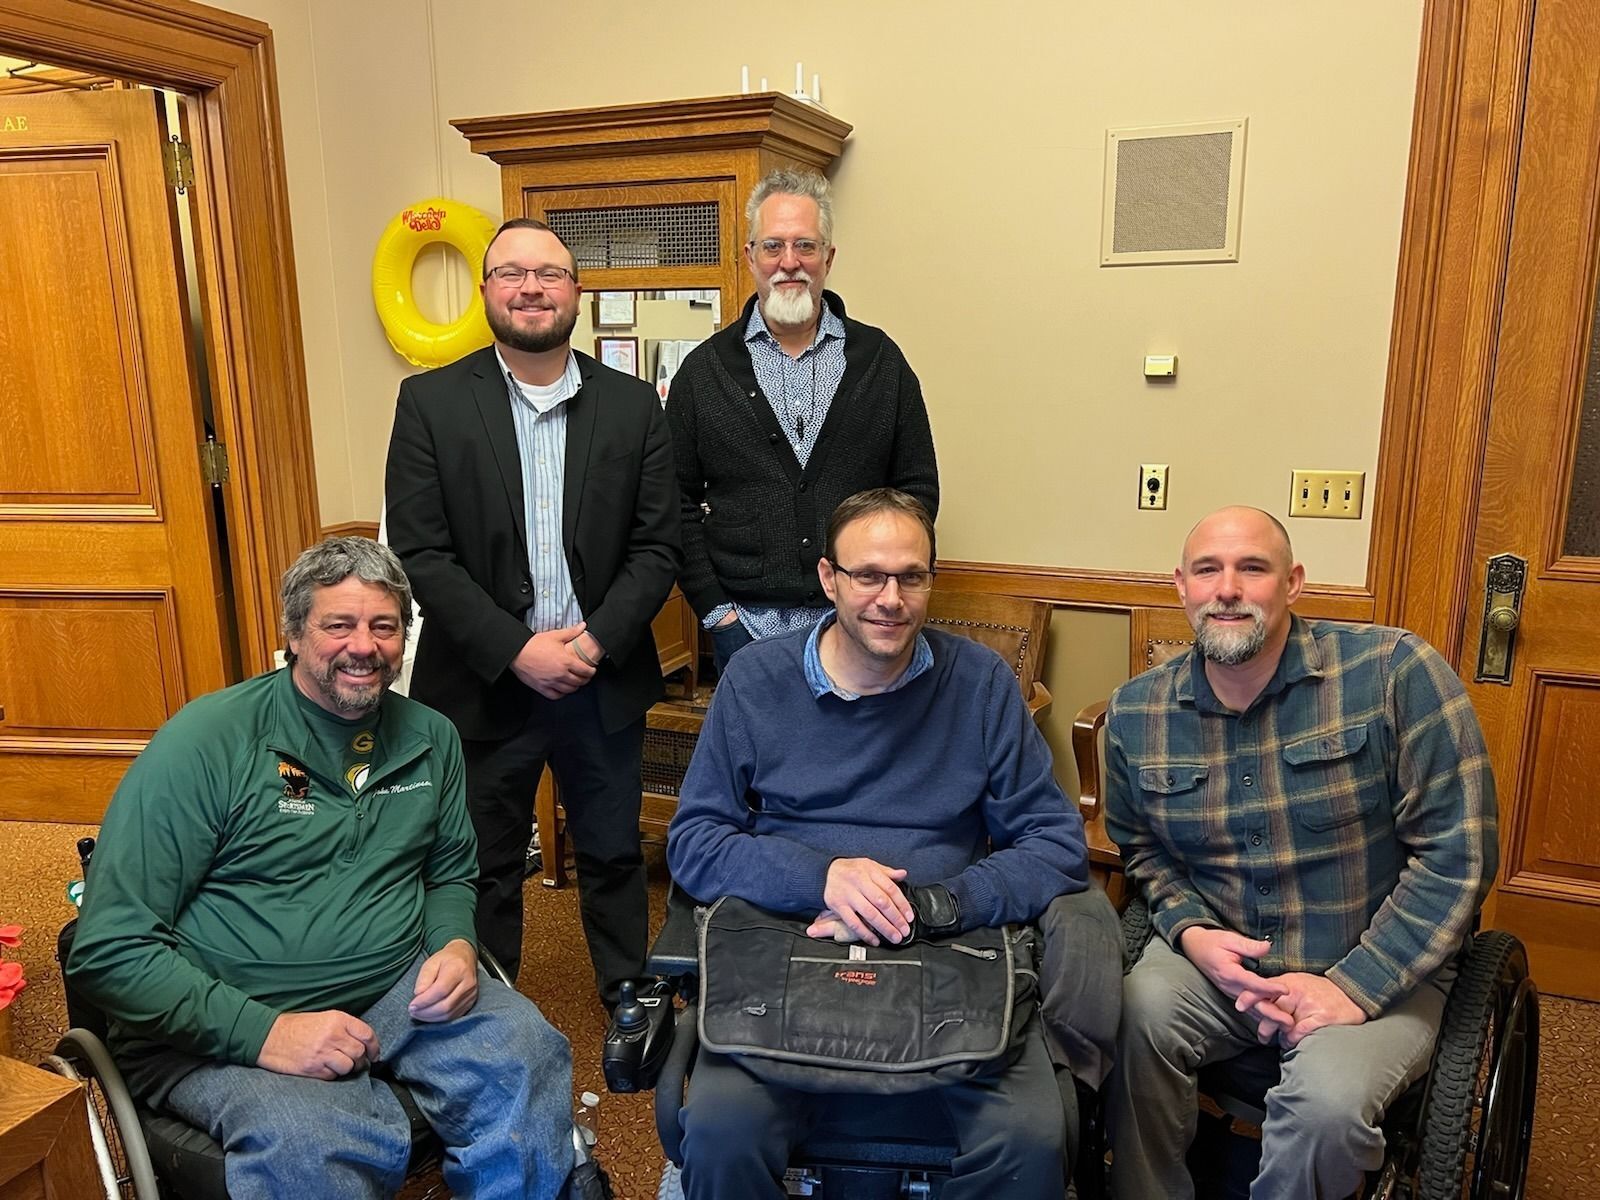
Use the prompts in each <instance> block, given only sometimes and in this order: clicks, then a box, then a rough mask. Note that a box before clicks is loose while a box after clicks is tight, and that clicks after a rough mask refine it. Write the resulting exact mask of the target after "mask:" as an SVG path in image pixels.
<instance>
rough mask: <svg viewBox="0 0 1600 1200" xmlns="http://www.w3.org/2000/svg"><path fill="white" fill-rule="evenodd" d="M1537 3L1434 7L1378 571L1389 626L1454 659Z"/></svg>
mask: <svg viewBox="0 0 1600 1200" xmlns="http://www.w3.org/2000/svg"><path fill="white" fill-rule="evenodd" d="M1533 10H1534V0H1428V3H1427V5H1426V7H1425V9H1424V11H1423V21H1422V53H1421V59H1420V62H1419V66H1418V74H1417V102H1416V109H1415V115H1414V119H1413V125H1412V134H1411V166H1410V172H1409V175H1408V177H1407V181H1406V201H1405V216H1404V220H1403V224H1402V227H1401V240H1400V271H1399V278H1398V282H1397V285H1396V290H1395V312H1394V322H1393V326H1392V334H1391V345H1390V354H1389V373H1388V380H1387V383H1386V385H1385V395H1384V414H1383V428H1382V434H1381V439H1380V443H1379V454H1378V472H1377V484H1376V504H1375V513H1374V518H1373V536H1372V551H1371V555H1370V558H1369V561H1368V567H1367V580H1368V585H1369V589H1370V590H1371V591H1372V593H1373V595H1374V596H1375V597H1376V599H1377V620H1378V621H1380V622H1382V623H1385V624H1391V625H1400V626H1403V627H1405V628H1407V629H1410V630H1412V631H1413V632H1415V633H1417V634H1419V635H1421V636H1422V637H1424V638H1426V639H1427V640H1428V641H1429V642H1430V643H1432V644H1433V645H1434V646H1436V647H1437V648H1438V649H1439V650H1440V652H1441V653H1443V654H1444V656H1445V657H1446V658H1447V659H1449V660H1450V661H1451V662H1452V663H1455V664H1456V665H1457V666H1458V667H1459V666H1460V664H1461V653H1462V647H1463V634H1462V631H1463V625H1464V621H1465V617H1466V615H1467V614H1468V612H1469V611H1470V610H1471V607H1472V604H1473V597H1471V596H1470V594H1469V584H1470V577H1471V572H1472V564H1471V563H1469V562H1468V561H1467V560H1468V558H1469V557H1470V550H1471V546H1472V539H1473V534H1474V532H1475V526H1476V520H1475V516H1476V496H1477V493H1478V488H1479V484H1480V482H1481V478H1480V477H1481V465H1482V454H1483V439H1484V433H1485V429H1486V426H1487V422H1488V412H1489V397H1490V383H1491V380H1492V375H1493V369H1494V361H1495V347H1496V341H1497V338H1498V334H1499V323H1500V308H1501V300H1502V297H1503V292H1504V286H1505V272H1504V269H1503V268H1504V263H1505V259H1506V253H1507V249H1508V247H1509V244H1510V238H1511V205H1512V199H1513V195H1514V191H1515V188H1514V184H1515V176H1516V169H1517V157H1518V154H1519V151H1520V142H1521V128H1522V110H1523V103H1524V96H1525V91H1526V85H1527V76H1528V62H1529V54H1530V50H1531V42H1532V32H1533ZM1422 463H1426V464H1428V469H1427V470H1426V471H1422V470H1419V469H1418V465H1419V464H1422Z"/></svg>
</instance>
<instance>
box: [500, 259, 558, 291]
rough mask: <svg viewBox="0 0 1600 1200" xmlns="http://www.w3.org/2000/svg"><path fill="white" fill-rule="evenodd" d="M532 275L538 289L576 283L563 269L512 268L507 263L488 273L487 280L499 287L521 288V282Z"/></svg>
mask: <svg viewBox="0 0 1600 1200" xmlns="http://www.w3.org/2000/svg"><path fill="white" fill-rule="evenodd" d="M529 275H532V276H533V277H534V278H535V279H537V280H538V281H539V286H540V287H545V288H553V287H560V286H561V285H562V284H563V283H565V282H566V281H567V280H569V279H570V280H572V282H574V283H576V282H578V277H577V276H576V275H575V274H573V273H572V272H571V271H569V270H567V269H566V268H565V267H514V266H512V265H511V264H510V263H507V264H506V265H505V266H503V267H495V268H494V269H493V270H491V271H490V272H489V278H490V279H492V280H494V281H495V282H496V283H498V284H499V285H500V286H501V287H521V286H522V281H523V280H524V279H526V278H527V277H528V276H529Z"/></svg>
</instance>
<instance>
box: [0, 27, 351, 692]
mask: <svg viewBox="0 0 1600 1200" xmlns="http://www.w3.org/2000/svg"><path fill="white" fill-rule="evenodd" d="M0 49H3V50H4V51H5V52H6V53H9V54H14V55H17V56H20V57H28V58H36V59H39V60H42V61H45V62H49V63H53V64H57V65H60V66H64V67H77V68H82V69H85V70H89V71H94V72H99V73H104V74H108V75H113V76H117V77H119V78H127V79H133V80H136V81H138V82H141V83H148V84H153V85H156V86H160V87H165V88H169V89H173V90H177V91H182V92H185V93H188V94H190V95H191V96H192V97H194V104H195V110H194V116H193V119H192V120H191V122H190V133H191V137H192V139H193V150H194V161H195V175H196V179H195V187H196V193H195V194H196V198H197V201H198V203H199V207H200V214H201V219H200V220H199V221H197V222H196V226H197V228H196V237H197V240H198V243H199V252H200V258H201V261H202V270H201V280H200V282H201V291H202V297H203V300H204V303H205V305H206V309H207V312H208V314H209V317H210V326H211V328H212V330H213V336H214V343H213V344H212V345H210V346H207V347H206V350H207V353H208V354H209V355H210V358H211V360H212V365H213V373H214V374H213V382H214V385H215V391H214V397H215V402H216V415H217V424H218V439H219V440H222V441H226V442H227V443H228V446H229V450H230V456H231V459H232V463H233V471H232V475H231V478H230V480H229V483H228V484H227V485H226V498H227V506H228V518H229V534H230V536H229V555H230V562H231V565H232V571H233V576H234V592H235V596H236V597H237V608H238V613H237V615H238V625H239V630H240V641H241V643H242V644H241V646H240V657H241V660H242V662H243V665H244V671H245V673H246V674H252V673H254V672H255V671H258V670H265V669H268V668H270V667H271V665H272V652H273V650H274V649H275V648H276V646H277V642H278V614H277V589H278V580H279V578H280V576H281V575H282V573H283V571H284V570H285V569H286V568H287V567H288V565H289V564H290V563H291V562H292V561H293V560H294V558H295V556H296V555H298V554H299V552H300V551H301V550H302V549H304V548H305V547H306V546H308V545H310V544H311V543H312V542H313V541H314V540H316V532H317V529H318V528H319V526H320V521H319V519H318V516H317V488H316V476H315V469H314V465H313V462H312V457H311V423H310V415H309V411H308V407H307V399H306V383H305V366H304V354H303V350H302V345H301V330H300V305H299V294H298V291H297V289H296V286H295V277H294V250H293V241H292V238H291V235H290V225H289V219H288V212H289V201H288V187H287V183H286V180H285V176H284V154H283V136H282V129H281V127H280V123H279V120H280V119H279V114H278V90H277V89H278V85H277V72H276V67H275V65H274V59H273V45H272V34H271V31H270V30H269V29H268V27H267V26H266V25H264V24H262V23H261V22H259V21H254V20H251V19H250V18H248V17H242V16H237V15H235V14H232V13H225V12H221V11H219V10H217V9H213V8H207V7H205V6H204V5H200V4H194V3H190V2H189V0H139V2H138V3H134V2H133V0H0Z"/></svg>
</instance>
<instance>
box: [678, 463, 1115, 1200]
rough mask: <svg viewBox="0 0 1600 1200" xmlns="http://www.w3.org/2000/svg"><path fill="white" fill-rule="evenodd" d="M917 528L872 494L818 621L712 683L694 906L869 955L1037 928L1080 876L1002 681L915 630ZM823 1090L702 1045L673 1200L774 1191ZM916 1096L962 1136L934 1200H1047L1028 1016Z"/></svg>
mask: <svg viewBox="0 0 1600 1200" xmlns="http://www.w3.org/2000/svg"><path fill="white" fill-rule="evenodd" d="M933 574H934V532H933V520H932V518H931V517H930V516H929V515H928V512H927V510H926V509H925V508H924V507H923V506H922V504H921V503H920V502H918V501H917V500H916V499H914V498H913V497H911V496H908V495H906V494H905V493H903V492H898V491H895V490H893V489H889V488H879V489H874V490H872V491H867V492H861V493H858V494H857V495H855V496H852V497H850V498H849V499H847V500H846V501H845V502H844V503H843V504H841V505H840V506H839V508H838V509H837V510H836V511H835V513H834V514H833V517H832V520H831V521H830V522H829V525H828V531H827V544H826V548H825V554H824V557H823V558H822V560H821V562H820V563H819V564H818V575H819V577H820V579H821V583H822V588H823V590H824V592H826V594H827V596H828V599H829V600H831V601H832V602H833V605H834V613H833V614H832V615H831V616H828V617H826V618H824V619H823V621H822V622H821V623H820V624H819V625H817V626H816V627H815V628H814V629H809V630H801V631H797V632H795V633H791V634H785V635H780V636H778V637H775V638H771V639H768V640H764V641H761V642H758V643H756V644H755V645H754V646H752V647H750V648H749V649H747V650H746V651H745V652H743V653H741V654H739V655H738V657H737V658H735V659H734V660H733V661H732V662H731V663H730V664H729V666H728V671H727V674H726V675H725V676H724V677H723V679H722V682H721V683H720V684H719V685H718V687H717V692H716V699H715V701H714V702H713V703H712V706H711V711H710V713H709V714H708V715H707V718H706V723H705V727H704V729H703V730H702V732H701V735H700V741H699V745H698V748H697V749H696V752H695V757H694V761H693V762H692V763H691V764H690V767H689V771H688V774H687V776H686V778H685V779H684V785H683V791H682V795H681V796H680V799H679V805H678V812H677V816H676V817H674V819H673V822H672V827H671V829H670V831H669V833H668V840H667V858H668V863H669V865H670V866H671V868H672V873H673V876H674V877H675V878H676V879H677V880H678V882H679V884H681V885H682V886H683V887H684V889H685V890H687V891H688V892H689V893H690V894H691V895H694V896H698V897H701V898H702V899H707V900H709V899H712V898H714V897H718V896H724V895H732V896H739V897H741V898H743V899H745V900H748V901H750V902H752V903H754V904H758V905H761V906H762V907H764V908H770V909H773V910H776V911H780V912H790V913H803V914H806V915H814V916H815V920H814V921H813V922H812V924H811V927H810V929H809V930H808V932H809V933H810V934H811V936H813V937H817V938H833V939H836V940H840V941H862V942H866V943H868V944H869V945H878V944H880V943H881V942H884V941H887V942H891V943H895V942H900V941H901V940H903V939H905V938H906V937H908V935H910V934H911V931H912V921H913V918H914V917H915V918H916V919H917V920H918V922H919V928H931V929H932V930H933V931H936V932H939V933H954V932H961V931H964V930H967V929H972V928H975V927H979V926H997V925H1003V924H1006V923H1008V922H1025V921H1031V920H1034V919H1035V918H1037V917H1038V916H1039V915H1040V914H1041V913H1042V912H1043V911H1044V909H1045V907H1046V906H1047V905H1048V904H1049V903H1050V901H1051V900H1052V899H1053V898H1054V897H1056V896H1057V895H1059V894H1061V893H1063V892H1071V891H1080V890H1082V889H1083V888H1084V887H1085V886H1086V883H1087V866H1086V859H1085V854H1084V843H1083V824H1082V821H1081V820H1080V819H1079V817H1078V815H1077V813H1076V812H1075V811H1074V810H1073V809H1072V807H1071V806H1070V805H1069V804H1068V803H1067V799H1066V797H1065V796H1064V795H1063V794H1062V792H1061V789H1060V787H1058V786H1057V784H1056V782H1055V778H1054V776H1053V775H1052V773H1051V762H1050V752H1049V750H1048V749H1047V748H1046V746H1045V743H1044V739H1043V738H1042V737H1041V736H1040V734H1039V732H1038V731H1037V729H1035V728H1034V725H1033V723H1032V721H1031V720H1030V719H1029V717H1028V713H1027V710H1026V708H1025V706H1024V705H1023V702H1022V695H1021V692H1020V690H1019V689H1018V687H1017V681H1016V677H1015V675H1014V674H1013V673H1012V671H1011V670H1010V668H1009V667H1008V666H1007V665H1006V664H1005V662H1004V661H1003V660H1002V659H1001V658H1000V657H999V655H997V654H995V653H994V652H993V651H992V650H990V649H988V648H987V647H985V646H982V645H980V644H979V643H977V642H975V641H972V640H970V639H967V638H962V637H956V636H951V635H948V634H944V633H941V632H938V631H936V630H935V631H925V630H924V629H923V623H924V622H925V621H926V619H927V609H928V593H929V591H930V589H931V587H932V585H933ZM830 1099H831V1097H829V1096H827V1095H818V1094H814V1093H804V1092H798V1091H793V1090H790V1089H786V1088H782V1087H779V1086H776V1085H773V1084H769V1083H766V1082H763V1081H761V1080H758V1079H757V1078H756V1077H755V1076H754V1075H751V1074H750V1073H748V1072H746V1071H745V1070H744V1069H743V1068H742V1067H740V1066H739V1065H738V1064H737V1063H735V1062H734V1061H732V1060H730V1059H728V1058H725V1057H722V1056H719V1055H715V1054H710V1053H702V1054H701V1056H700V1058H699V1060H698V1062H697V1064H696V1067H695V1072H694V1075H693V1078H692V1083H691V1086H690V1090H689V1096H688V1102H687V1104H686V1106H685V1109H684V1115H683V1123H684V1142H683V1145H684V1155H685V1160H684V1172H683V1183H684V1190H685V1194H686V1196H687V1197H688V1198H689V1200H712V1198H713V1197H727V1196H740V1197H752V1198H755V1197H771V1198H773V1200H777V1198H779V1197H782V1196H783V1195H784V1191H783V1187H782V1185H781V1183H780V1182H779V1179H780V1177H781V1175H782V1173H783V1170H784V1167H785V1165H786V1164H787V1161H788V1157H789V1153H790V1151H791V1149H792V1148H793V1146H794V1145H796V1144H797V1143H798V1142H799V1141H800V1140H802V1139H803V1138H804V1136H805V1134H806V1132H807V1131H808V1130H809V1129H810V1128H812V1127H813V1126H814V1125H815V1124H816V1122H817V1120H818V1118H819V1117H820V1116H821V1115H822V1114H823V1113H825V1112H826V1111H827V1109H828V1107H829V1102H830ZM910 1099H911V1101H913V1102H916V1103H920V1104H922V1105H924V1106H926V1107H927V1108H928V1109H929V1110H930V1111H932V1112H939V1111H942V1112H943V1113H945V1114H946V1116H947V1117H948V1119H949V1122H950V1124H951V1126H952V1127H953V1128H954V1130H955V1131H956V1135H957V1138H958V1140H959V1143H960V1153H959V1154H958V1155H957V1156H956V1158H955V1159H954V1160H953V1162H952V1164H951V1166H952V1178H951V1181H950V1184H949V1186H948V1187H947V1189H946V1191H945V1193H944V1194H945V1196H946V1197H947V1198H948V1200H967V1198H969V1197H978V1196H986V1195H1004V1196H1007V1197H1031V1196H1040V1197H1043V1196H1051V1197H1058V1196H1060V1195H1061V1192H1062V1187H1063V1167H1064V1156H1063V1151H1062V1140H1063V1138H1062V1135H1063V1120H1062V1109H1061V1104H1060V1094H1059V1092H1058V1090H1057V1086H1056V1083H1055V1077H1054V1073H1053V1071H1052V1069H1051V1064H1050V1060H1049V1057H1048V1055H1047V1053H1046V1051H1045V1045H1044V1041H1043V1037H1042V1035H1041V1034H1040V1032H1039V1029H1038V1026H1037V1023H1035V1025H1034V1027H1033V1028H1032V1029H1030V1031H1029V1036H1028V1039H1027V1041H1026V1043H1025V1045H1024V1049H1023V1052H1022V1054H1021V1056H1020V1057H1019V1058H1018V1059H1017V1061H1016V1062H1015V1063H1014V1064H1013V1065H1012V1066H1011V1067H1010V1068H1009V1069H1007V1070H1006V1071H1005V1072H1003V1073H1001V1074H1000V1075H998V1076H995V1077H991V1078H988V1079H985V1080H982V1081H975V1082H967V1083H960V1084H954V1085H950V1086H948V1087H945V1088H941V1089H939V1090H936V1091H930V1092H928V1093H926V1094H921V1095H916V1096H913V1097H911V1098H910Z"/></svg>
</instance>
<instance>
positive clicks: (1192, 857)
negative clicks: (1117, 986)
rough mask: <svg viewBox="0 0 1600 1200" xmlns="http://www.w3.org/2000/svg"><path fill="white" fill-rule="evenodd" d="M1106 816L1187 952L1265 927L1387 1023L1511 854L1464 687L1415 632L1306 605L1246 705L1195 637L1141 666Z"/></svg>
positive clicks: (1138, 880) (1281, 966)
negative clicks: (1336, 618)
mask: <svg viewBox="0 0 1600 1200" xmlns="http://www.w3.org/2000/svg"><path fill="white" fill-rule="evenodd" d="M1106 762H1107V784H1106V830H1107V832H1108V833H1109V834H1110V835H1111V838H1112V840H1113V841H1115V842H1116V843H1117V845H1118V846H1119V847H1120V848H1121V850H1122V857H1123V862H1124V865H1125V867H1126V870H1127V873H1128V876H1129V878H1130V879H1131V880H1132V881H1133V882H1134V884H1135V885H1136V886H1138V887H1139V888H1140V889H1141V891H1142V893H1143V895H1144V897H1145V899H1146V900H1147V901H1148V902H1149V905H1150V912H1151V917H1152V920H1153V921H1154V924H1155V928H1156V930H1157V932H1158V933H1159V934H1160V935H1161V936H1162V937H1164V938H1165V939H1166V940H1167V941H1168V942H1169V943H1171V944H1172V945H1173V946H1174V947H1175V948H1176V947H1177V946H1178V936H1179V935H1180V934H1181V933H1182V932H1183V931H1184V930H1185V929H1187V928H1189V927H1190V926H1193V925H1202V926H1212V927H1217V928H1223V929H1232V930H1235V931H1237V932H1239V933H1242V934H1245V935H1246V936H1248V937H1252V938H1258V939H1267V940H1270V941H1271V942H1272V951H1271V953H1269V954H1268V955H1267V956H1266V957H1264V958H1263V959H1261V960H1260V962H1259V964H1258V966H1257V969H1258V970H1259V971H1260V972H1261V973H1262V974H1263V975H1277V974H1280V973H1283V972H1290V971H1304V972H1310V973H1314V974H1321V975H1326V976H1327V977H1328V978H1329V979H1331V980H1333V981H1334V982H1335V983H1337V984H1338V985H1339V987H1340V988H1341V989H1343V990H1344V991H1345V992H1346V993H1347V994H1348V995H1349V996H1350V998H1351V999H1352V1000H1354V1001H1355V1002H1356V1004H1357V1005H1359V1006H1360V1007H1361V1008H1362V1009H1363V1010H1364V1011H1365V1012H1366V1013H1367V1015H1368V1016H1369V1017H1376V1016H1378V1015H1380V1014H1381V1013H1383V1012H1384V1011H1385V1010H1386V1009H1388V1008H1389V1007H1390V1006H1392V1005H1393V1004H1395V1003H1396V1002H1398V1001H1399V1000H1401V999H1403V998H1405V997H1406V996H1407V995H1408V994H1410V992H1411V991H1412V990H1413V989H1414V988H1415V987H1416V986H1417V985H1418V984H1419V983H1420V982H1422V981H1423V980H1424V979H1426V978H1427V977H1428V976H1429V975H1431V974H1432V973H1433V972H1434V971H1436V970H1437V969H1438V968H1439V967H1440V966H1442V965H1443V964H1444V963H1445V962H1446V961H1448V960H1449V958H1450V957H1451V955H1452V954H1453V953H1454V952H1455V950H1456V949H1457V948H1458V947H1459V946H1460V945H1461V943H1462V940H1463V939H1464V938H1465V937H1466V936H1467V935H1468V933H1469V932H1470V931H1471V927H1472V922H1473V918H1474V916H1475V915H1476V913H1477V911H1478V908H1479V906H1480V905H1481V904H1482V902H1483V898H1484V896H1485V895H1486V894H1487V893H1488V890H1489V885H1490V884H1491V883H1492V882H1493V879H1494V873H1495V868H1496V865H1497V862H1498V846H1497V843H1496V840H1495V839H1496V833H1495V830H1496V825H1495V821H1496V812H1495V793H1494V779H1493V776H1492V775H1491V774H1490V769H1489V759H1488V755H1487V753H1486V751H1485V748H1484V743H1483V735H1482V732H1481V731H1480V730H1479V728H1478V722H1477V718H1476V717H1475V716H1474V715H1473V712H1472V706H1471V704H1470V703H1469V702H1468V700H1467V696H1466V692H1465V690H1464V689H1463V688H1462V686H1461V681H1460V680H1459V679H1458V678H1457V677H1456V674H1455V672H1454V671H1453V670H1451V668H1450V665H1449V664H1448V663H1446V662H1445V661H1444V659H1443V658H1441V657H1440V655H1439V654H1438V652H1437V651H1435V650H1434V649H1433V648H1432V647H1430V646H1429V645H1428V644H1427V643H1426V642H1424V641H1422V640H1421V639H1420V638H1418V637H1416V636H1415V635H1414V634H1410V633H1407V632H1406V631H1405V630H1402V629H1390V628H1384V627H1381V626H1356V625H1342V624H1335V623H1332V622H1325V621H1303V620H1301V619H1300V618H1299V617H1294V618H1292V624H1291V628H1290V632H1289V639H1288V643H1287V645H1286V646H1285V648H1284V652H1283V657H1282V658H1281V659H1280V661H1279V663H1278V668H1277V671H1276V673H1275V674H1274V675H1273V677H1272V679H1271V681H1270V682H1269V683H1268V684H1267V686H1266V688H1265V689H1264V690H1263V691H1262V693H1261V695H1259V696H1258V697H1256V699H1255V700H1254V701H1252V702H1251V704H1250V706H1249V707H1248V708H1246V709H1245V710H1244V711H1243V712H1234V711H1232V710H1230V709H1228V708H1227V707H1226V706H1224V705H1223V704H1222V703H1221V701H1219V700H1218V699H1217V696H1216V693H1215V692H1214V691H1212V688H1211V685H1210V682H1209V681H1208V680H1207V678H1206V673H1205V669H1204V661H1203V660H1202V659H1201V658H1200V656H1199V654H1198V652H1197V651H1191V652H1190V653H1189V654H1187V655H1185V656H1184V657H1182V658H1179V659H1176V660H1174V661H1173V662H1170V663H1166V664H1164V665H1162V666H1160V667H1157V668H1155V669H1154V670H1151V671H1146V672H1145V673H1144V674H1143V675H1140V676H1138V677H1137V678H1135V679H1132V680H1129V681H1128V682H1127V683H1126V684H1124V685H1123V686H1122V687H1120V688H1118V689H1117V691H1116V693H1115V694H1114V695H1113V696H1112V698H1111V704H1110V709H1109V714H1108V718H1107V724H1106Z"/></svg>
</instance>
